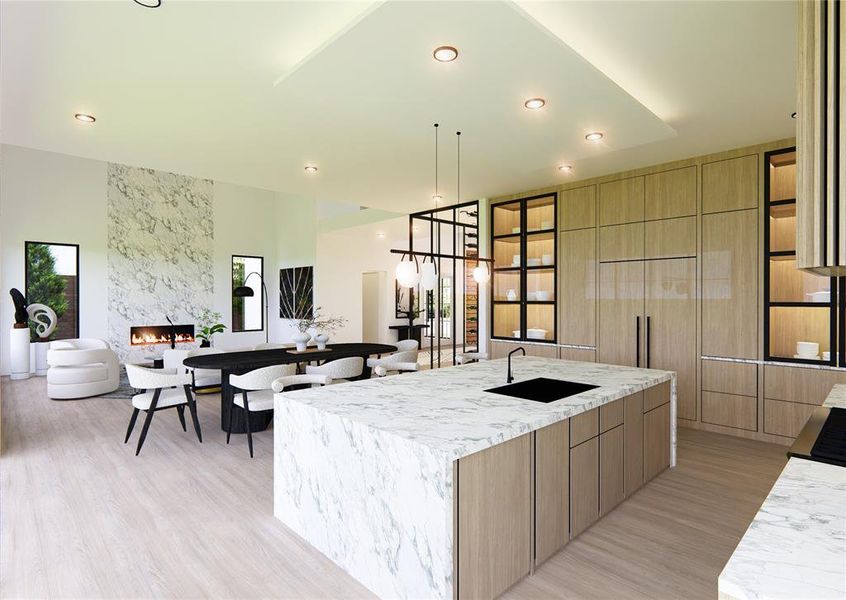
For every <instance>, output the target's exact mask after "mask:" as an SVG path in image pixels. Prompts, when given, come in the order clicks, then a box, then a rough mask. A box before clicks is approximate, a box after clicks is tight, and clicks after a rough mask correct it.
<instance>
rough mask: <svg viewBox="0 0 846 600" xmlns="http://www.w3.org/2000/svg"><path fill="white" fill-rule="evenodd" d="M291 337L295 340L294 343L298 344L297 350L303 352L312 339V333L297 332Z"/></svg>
mask: <svg viewBox="0 0 846 600" xmlns="http://www.w3.org/2000/svg"><path fill="white" fill-rule="evenodd" d="M291 339H292V340H294V343H295V344H296V345H297V351H298V352H302V351H303V350H305V349H306V347H307V346H308V342H309V340H311V334H308V333H295V334H294V336H293V337H292V338H291Z"/></svg>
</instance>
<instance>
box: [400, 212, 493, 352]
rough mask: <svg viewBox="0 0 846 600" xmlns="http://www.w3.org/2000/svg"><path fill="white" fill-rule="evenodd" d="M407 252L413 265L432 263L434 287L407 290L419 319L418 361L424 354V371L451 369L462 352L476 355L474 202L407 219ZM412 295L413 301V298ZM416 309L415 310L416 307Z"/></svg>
mask: <svg viewBox="0 0 846 600" xmlns="http://www.w3.org/2000/svg"><path fill="white" fill-rule="evenodd" d="M408 247H409V249H411V250H413V251H414V252H417V253H421V252H422V253H426V254H429V255H431V256H430V257H421V256H418V261H419V264H421V265H422V263H423V261H426V262H429V261H434V263H435V265H436V268H437V273H438V283H437V286H436V287H435V288H434V289H432V290H423V289H420V288H419V286H418V287H417V288H412V289H411V290H409V292H410V294H409V295H410V296H411V297H410V298H408V299H407V300H406V303H409V302H410V306H413V307H415V309H417V310H419V315H416V310H413V311H412V313H411V315H409V316H410V323H409V324H411V322H413V320H414V319H413V316H415V315H416V316H417V317H418V318H419V319H422V321H423V323H424V324H425V328H424V329H423V331H422V342H423V343H422V348H421V350H422V351H423V353H424V355H423V359H422V360H423V361H425V360H426V357H425V353H426V352H428V353H429V356H428V363H429V367H430V368H435V367H440V366H441V365H446V364H456V357H457V356H458V354H459V353H462V352H476V351H478V349H479V347H478V339H479V321H478V319H479V310H478V309H479V284H478V283H477V282H476V280H475V279H474V278H473V269H475V268H476V267H477V266H478V265H479V262H478V261H477V260H473V258H474V257H477V256H479V203H478V201H473V202H463V203H460V204H453V205H450V206H445V207H442V208H435V209H432V210H426V211H421V212H417V213H412V214H411V215H409V231H408ZM414 296H417V298H414ZM418 307H419V308H418Z"/></svg>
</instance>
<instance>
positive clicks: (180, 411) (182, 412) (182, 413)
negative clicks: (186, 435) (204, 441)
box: [176, 406, 188, 431]
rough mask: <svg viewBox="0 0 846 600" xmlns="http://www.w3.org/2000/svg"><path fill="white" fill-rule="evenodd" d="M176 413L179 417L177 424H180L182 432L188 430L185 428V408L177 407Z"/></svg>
mask: <svg viewBox="0 0 846 600" xmlns="http://www.w3.org/2000/svg"><path fill="white" fill-rule="evenodd" d="M176 413H177V414H178V415H179V422H180V423H182V431H188V428H187V427H185V407H184V406H177V407H176Z"/></svg>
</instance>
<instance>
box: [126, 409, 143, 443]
mask: <svg viewBox="0 0 846 600" xmlns="http://www.w3.org/2000/svg"><path fill="white" fill-rule="evenodd" d="M139 412H140V411H139V410H138V409H137V408H133V409H132V416H131V417H129V427H127V428H126V438H124V440H123V443H124V444H125V443H127V442H128V441H129V436H130V435H132V430H133V429H134V428H135V420H136V419H137V418H138V413H139Z"/></svg>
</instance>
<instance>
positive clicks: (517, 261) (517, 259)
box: [511, 254, 520, 267]
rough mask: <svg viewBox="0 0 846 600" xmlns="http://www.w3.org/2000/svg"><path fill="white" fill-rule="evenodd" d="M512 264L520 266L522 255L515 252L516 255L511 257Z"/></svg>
mask: <svg viewBox="0 0 846 600" xmlns="http://www.w3.org/2000/svg"><path fill="white" fill-rule="evenodd" d="M511 266H513V267H519V266H520V255H519V254H515V255H514V256H512V257H511Z"/></svg>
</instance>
